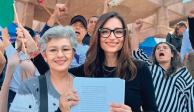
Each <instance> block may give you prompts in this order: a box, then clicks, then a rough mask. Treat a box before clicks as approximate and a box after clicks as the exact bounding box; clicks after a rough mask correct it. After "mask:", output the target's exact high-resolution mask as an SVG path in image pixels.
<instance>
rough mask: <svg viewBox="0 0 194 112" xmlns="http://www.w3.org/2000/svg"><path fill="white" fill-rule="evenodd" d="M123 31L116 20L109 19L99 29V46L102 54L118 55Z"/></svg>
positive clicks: (122, 40)
mask: <svg viewBox="0 0 194 112" xmlns="http://www.w3.org/2000/svg"><path fill="white" fill-rule="evenodd" d="M124 36H125V30H124V29H123V26H122V23H121V21H120V20H119V19H118V18H110V19H109V20H108V21H107V22H106V23H105V24H104V26H103V28H102V29H100V46H101V48H102V49H103V50H104V53H105V54H107V53H114V54H115V53H118V51H119V50H121V48H122V47H123V42H124Z"/></svg>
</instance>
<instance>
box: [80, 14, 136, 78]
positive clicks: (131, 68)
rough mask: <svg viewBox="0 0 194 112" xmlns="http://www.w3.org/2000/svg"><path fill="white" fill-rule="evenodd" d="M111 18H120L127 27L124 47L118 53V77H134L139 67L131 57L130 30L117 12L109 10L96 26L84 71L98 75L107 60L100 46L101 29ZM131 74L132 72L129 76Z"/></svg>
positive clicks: (124, 26) (87, 73) (125, 27)
mask: <svg viewBox="0 0 194 112" xmlns="http://www.w3.org/2000/svg"><path fill="white" fill-rule="evenodd" d="M111 18H118V19H119V20H120V21H121V23H122V25H123V28H124V29H126V33H125V36H124V42H123V47H122V48H121V50H120V51H119V53H118V63H117V67H116V75H117V77H120V78H123V79H126V80H129V79H134V78H135V76H136V72H137V68H136V65H135V64H134V62H133V60H132V58H131V48H130V41H129V39H130V38H129V32H128V29H127V26H126V24H125V22H124V20H123V18H122V17H121V16H120V15H119V14H118V13H116V12H109V13H106V14H104V15H102V16H101V17H100V18H99V19H98V21H97V23H96V26H95V29H94V33H93V35H92V37H91V40H90V48H89V50H88V52H87V58H86V62H85V64H84V72H85V74H86V75H94V76H98V75H100V74H98V69H99V67H101V66H102V65H103V63H104V61H105V54H104V51H103V50H102V48H101V46H100V33H99V29H100V28H102V27H103V25H104V24H105V23H106V22H107V21H108V20H109V19H111ZM113 24H114V23H113ZM129 74H131V75H130V76H129Z"/></svg>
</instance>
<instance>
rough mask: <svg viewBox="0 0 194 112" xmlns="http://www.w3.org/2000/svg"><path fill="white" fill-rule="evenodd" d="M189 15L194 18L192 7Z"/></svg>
mask: <svg viewBox="0 0 194 112" xmlns="http://www.w3.org/2000/svg"><path fill="white" fill-rule="evenodd" d="M189 17H190V18H194V9H192V10H191V11H190V12H189Z"/></svg>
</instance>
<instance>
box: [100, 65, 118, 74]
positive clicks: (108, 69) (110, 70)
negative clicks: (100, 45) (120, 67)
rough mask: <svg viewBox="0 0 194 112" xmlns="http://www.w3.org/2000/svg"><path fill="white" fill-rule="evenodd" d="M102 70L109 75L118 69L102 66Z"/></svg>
mask: <svg viewBox="0 0 194 112" xmlns="http://www.w3.org/2000/svg"><path fill="white" fill-rule="evenodd" d="M102 69H103V70H104V71H105V72H109V73H112V72H114V71H115V70H116V69H117V68H116V67H112V68H111V67H109V68H108V67H106V66H105V65H102Z"/></svg>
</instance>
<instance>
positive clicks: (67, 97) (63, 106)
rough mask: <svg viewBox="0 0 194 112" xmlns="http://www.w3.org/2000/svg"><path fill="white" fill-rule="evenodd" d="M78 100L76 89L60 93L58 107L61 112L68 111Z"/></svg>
mask: <svg viewBox="0 0 194 112" xmlns="http://www.w3.org/2000/svg"><path fill="white" fill-rule="evenodd" d="M78 101H79V97H78V96H77V92H76V91H74V90H73V91H69V92H67V93H65V94H63V95H61V97H60V99H59V108H60V110H61V112H70V110H71V107H72V106H74V105H77V104H78Z"/></svg>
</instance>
